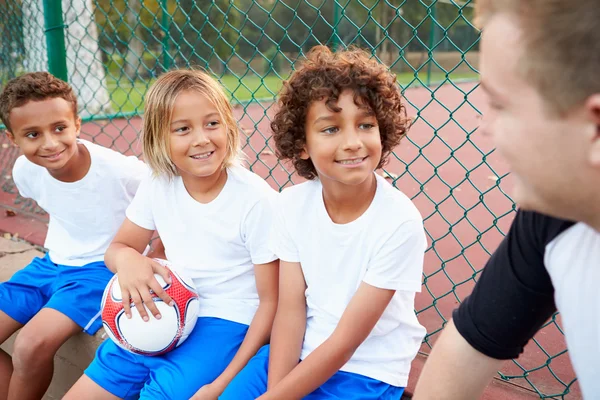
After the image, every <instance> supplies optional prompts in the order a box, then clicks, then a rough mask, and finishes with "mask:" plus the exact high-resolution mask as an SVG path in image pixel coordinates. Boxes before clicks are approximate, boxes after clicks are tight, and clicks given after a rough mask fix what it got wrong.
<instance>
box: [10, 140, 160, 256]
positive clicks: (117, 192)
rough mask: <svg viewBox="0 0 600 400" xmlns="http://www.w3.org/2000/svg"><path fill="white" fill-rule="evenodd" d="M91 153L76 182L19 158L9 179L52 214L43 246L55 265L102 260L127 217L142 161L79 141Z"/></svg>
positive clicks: (144, 171)
mask: <svg viewBox="0 0 600 400" xmlns="http://www.w3.org/2000/svg"><path fill="white" fill-rule="evenodd" d="M78 142H79V143H81V144H83V145H85V147H86V148H87V149H88V151H89V153H90V158H91V165H90V169H89V171H88V173H87V174H86V175H85V176H84V177H83V178H82V179H80V180H78V181H76V182H62V181H59V180H57V179H55V178H53V177H52V176H51V175H50V173H49V172H48V170H47V169H46V168H44V167H41V166H39V165H37V164H34V163H32V162H31V161H29V160H28V159H27V158H25V156H20V157H19V158H17V160H16V162H15V165H14V167H13V180H14V182H15V185H16V186H17V189H18V190H19V193H20V194H21V196H23V197H28V198H31V199H33V200H35V201H36V202H37V203H38V205H39V206H40V207H41V208H43V209H44V210H45V211H46V212H47V213H48V214H49V215H50V223H49V224H48V234H47V236H46V241H45V243H44V247H46V248H47V249H48V251H49V255H50V259H51V260H52V261H53V262H54V263H57V264H62V265H69V266H83V265H85V264H89V263H91V262H95V261H103V260H104V253H105V252H106V249H107V248H108V246H109V245H110V243H111V241H112V239H113V237H114V236H115V234H116V233H117V231H118V230H119V228H120V226H121V224H122V223H123V221H124V220H125V210H126V209H127V206H128V205H129V203H130V202H131V200H132V199H133V196H134V195H135V192H136V190H137V188H138V185H139V184H140V182H141V180H142V179H143V178H144V177H145V176H146V175H148V168H147V167H146V165H145V164H144V163H143V162H142V161H140V160H138V159H137V158H136V157H134V156H131V157H126V156H124V155H122V154H121V153H118V152H116V151H114V150H111V149H107V148H106V147H102V146H99V145H97V144H94V143H91V142H88V141H86V140H81V139H80V140H78Z"/></svg>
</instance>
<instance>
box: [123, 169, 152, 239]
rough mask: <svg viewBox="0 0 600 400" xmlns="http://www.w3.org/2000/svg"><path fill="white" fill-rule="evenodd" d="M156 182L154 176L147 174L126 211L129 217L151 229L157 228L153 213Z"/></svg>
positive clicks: (140, 225) (143, 226) (132, 220)
mask: <svg viewBox="0 0 600 400" xmlns="http://www.w3.org/2000/svg"><path fill="white" fill-rule="evenodd" d="M155 183H156V181H155V179H154V177H152V176H151V175H147V176H146V177H145V178H144V179H143V180H142V182H141V183H140V185H139V187H138V189H137V192H136V194H135V197H134V198H133V200H132V202H131V204H129V207H127V211H126V212H125V215H126V216H127V219H129V220H130V221H131V222H133V223H134V224H136V225H137V226H139V227H141V228H144V229H147V230H149V231H153V230H155V229H156V226H155V225H154V216H153V214H152V198H153V197H154V196H153V187H154V184H155Z"/></svg>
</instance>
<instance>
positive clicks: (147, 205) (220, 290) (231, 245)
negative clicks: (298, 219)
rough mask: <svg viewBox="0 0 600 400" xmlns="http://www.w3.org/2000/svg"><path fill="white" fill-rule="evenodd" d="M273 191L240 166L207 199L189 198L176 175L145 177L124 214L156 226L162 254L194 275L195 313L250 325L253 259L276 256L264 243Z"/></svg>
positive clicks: (253, 295) (253, 310)
mask: <svg viewBox="0 0 600 400" xmlns="http://www.w3.org/2000/svg"><path fill="white" fill-rule="evenodd" d="M276 195H277V192H275V191H274V190H273V189H272V188H271V187H270V186H269V185H268V184H267V183H266V182H265V181H264V180H263V179H262V178H260V177H259V176H258V175H256V174H254V173H252V172H250V171H248V170H247V169H245V168H243V167H239V166H234V167H230V168H228V169H227V182H226V183H225V186H224V187H223V189H222V190H221V193H219V195H218V196H217V198H215V199H214V200H213V201H211V202H210V203H208V204H202V203H199V202H198V201H196V200H194V199H193V198H192V197H191V196H190V195H189V193H188V191H187V189H186V188H185V186H184V184H183V180H182V179H181V177H179V176H177V177H174V178H173V179H171V180H169V179H167V178H166V177H150V178H148V179H147V180H145V181H144V182H142V184H141V185H140V188H139V190H138V193H137V195H136V196H135V198H134V200H133V202H132V203H131V205H130V207H129V208H128V209H127V218H128V219H129V220H130V221H131V222H133V223H134V224H136V225H138V226H140V227H142V228H144V229H148V230H156V231H157V232H158V234H159V236H160V238H161V240H162V242H163V244H164V246H165V253H166V256H167V259H168V260H169V261H170V262H171V263H173V266H174V267H175V268H177V269H178V270H181V271H182V272H183V273H184V274H185V275H187V276H188V277H189V278H191V279H192V280H193V281H194V284H195V286H196V289H197V290H198V293H199V295H200V316H202V317H216V318H222V319H226V320H229V321H234V322H238V323H242V324H247V325H249V324H250V322H252V318H253V317H254V314H255V313H256V310H257V308H258V303H259V301H258V293H257V291H256V282H255V278H254V265H256V264H266V263H269V262H271V261H273V260H276V259H277V257H275V255H274V254H273V252H271V251H270V250H269V248H268V232H269V227H270V224H271V201H272V199H273V196H276Z"/></svg>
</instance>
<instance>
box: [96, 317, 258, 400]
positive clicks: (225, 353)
mask: <svg viewBox="0 0 600 400" xmlns="http://www.w3.org/2000/svg"><path fill="white" fill-rule="evenodd" d="M247 330H248V325H243V324H238V323H236V322H231V321H227V320H224V319H219V318H211V317H200V318H199V319H198V322H197V323H196V326H195V327H194V330H193V331H192V333H191V334H190V336H188V338H187V340H186V341H185V342H183V343H182V344H181V346H179V347H177V348H176V349H174V350H172V351H170V352H169V353H167V354H165V355H162V356H155V357H149V356H142V355H138V354H133V353H130V352H128V351H126V350H123V349H122V348H120V347H119V346H117V345H116V344H115V343H114V342H113V341H112V340H110V339H108V340H106V341H105V342H104V343H102V344H101V345H100V347H99V348H98V352H97V353H96V357H95V358H94V361H92V363H91V364H90V366H89V367H88V368H87V369H86V370H85V374H86V375H87V376H88V377H89V378H90V379H91V380H92V381H94V382H96V384H98V385H99V386H101V387H102V388H104V389H105V390H107V391H109V392H110V393H112V394H113V395H115V396H117V397H120V398H123V399H137V398H138V396H139V398H140V399H153V400H154V399H169V400H173V399H186V400H187V399H189V398H190V397H192V395H193V394H194V393H196V391H197V390H198V389H200V388H201V387H202V386H204V385H206V384H208V383H211V382H212V381H214V380H215V379H216V378H217V377H218V376H219V375H220V374H221V373H222V372H223V371H224V370H225V368H226V367H227V365H229V363H230V362H231V360H232V359H233V357H234V356H235V353H237V350H238V349H239V347H240V345H241V344H242V341H243V340H244V337H245V336H246V331H247Z"/></svg>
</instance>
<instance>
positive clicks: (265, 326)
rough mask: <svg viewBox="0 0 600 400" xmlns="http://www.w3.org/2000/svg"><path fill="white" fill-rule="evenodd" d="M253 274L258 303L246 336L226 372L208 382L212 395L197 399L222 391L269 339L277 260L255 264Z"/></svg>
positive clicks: (272, 315) (277, 272) (272, 316)
mask: <svg viewBox="0 0 600 400" xmlns="http://www.w3.org/2000/svg"><path fill="white" fill-rule="evenodd" d="M254 274H255V277H256V289H257V291H258V297H259V300H260V303H259V306H258V310H257V311H256V314H255V315H254V318H253V319H252V323H251V324H250V327H249V328H248V332H247V333H246V337H245V338H244V341H243V342H242V345H241V346H240V348H239V349H238V351H237V353H236V355H235V357H234V358H233V360H231V362H230V363H229V365H228V366H227V368H226V369H225V371H223V372H222V373H221V375H220V376H219V377H218V378H217V379H215V380H214V381H213V383H212V384H210V385H209V386H210V392H211V394H213V396H214V397H213V396H207V397H204V396H197V397H198V398H216V397H217V396H218V395H220V394H221V393H223V391H224V390H225V388H226V387H227V385H229V383H230V382H231V381H232V380H233V378H234V377H235V376H236V375H237V374H238V373H239V372H240V371H241V370H242V369H243V368H244V367H245V366H246V364H247V363H248V361H249V360H250V359H251V358H252V357H254V355H255V354H256V353H257V352H258V350H259V349H260V348H261V347H262V346H264V345H265V344H267V343H268V342H269V336H270V334H271V327H272V326H273V319H274V318H275V312H276V310H277V297H278V291H279V290H278V275H279V260H275V261H272V262H270V263H267V264H260V265H256V266H255V267H254ZM202 391H207V388H202V389H200V391H199V392H198V395H199V394H200V393H201V392H202Z"/></svg>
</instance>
